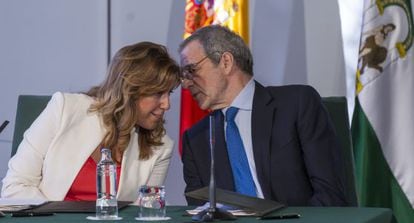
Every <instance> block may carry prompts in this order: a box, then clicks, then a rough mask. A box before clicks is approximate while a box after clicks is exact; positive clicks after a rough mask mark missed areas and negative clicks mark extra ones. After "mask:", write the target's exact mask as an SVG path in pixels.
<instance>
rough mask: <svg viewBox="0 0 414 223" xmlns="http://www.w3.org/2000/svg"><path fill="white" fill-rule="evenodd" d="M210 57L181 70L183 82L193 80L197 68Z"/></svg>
mask: <svg viewBox="0 0 414 223" xmlns="http://www.w3.org/2000/svg"><path fill="white" fill-rule="evenodd" d="M208 56H209V55H207V56H205V57H203V58H202V59H201V60H199V61H198V62H197V63H190V64H187V65H185V66H184V67H182V68H181V81H184V80H193V78H194V73H195V71H196V70H197V66H198V65H199V64H200V63H201V62H203V61H204V60H205V59H207V58H208Z"/></svg>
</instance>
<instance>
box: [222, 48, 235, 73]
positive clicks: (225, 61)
mask: <svg viewBox="0 0 414 223" xmlns="http://www.w3.org/2000/svg"><path fill="white" fill-rule="evenodd" d="M221 63H222V67H223V69H224V72H225V73H226V74H229V73H230V72H231V70H232V69H233V68H234V57H233V54H231V53H229V52H224V53H223V54H222V55H221Z"/></svg>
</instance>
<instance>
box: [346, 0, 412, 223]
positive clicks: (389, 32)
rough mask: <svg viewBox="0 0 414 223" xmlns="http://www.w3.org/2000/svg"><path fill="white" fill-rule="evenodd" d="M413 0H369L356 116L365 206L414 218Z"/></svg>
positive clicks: (357, 155)
mask: <svg viewBox="0 0 414 223" xmlns="http://www.w3.org/2000/svg"><path fill="white" fill-rule="evenodd" d="M413 33H414V30H413V16H412V7H411V3H410V1H409V0H376V1H374V0H365V2H364V11H363V25H362V34H361V44H360V48H359V58H358V70H357V84H356V85H357V86H356V92H357V96H356V101H355V110H354V115H353V120H352V136H353V141H354V142H353V145H354V156H355V162H356V163H355V168H356V176H357V179H356V181H357V191H358V195H359V201H360V204H361V206H371V207H373V206H375V207H389V208H392V209H393V212H394V215H395V216H396V218H397V220H398V222H400V223H402V222H407V223H413V222H414V209H413V207H414V49H413Z"/></svg>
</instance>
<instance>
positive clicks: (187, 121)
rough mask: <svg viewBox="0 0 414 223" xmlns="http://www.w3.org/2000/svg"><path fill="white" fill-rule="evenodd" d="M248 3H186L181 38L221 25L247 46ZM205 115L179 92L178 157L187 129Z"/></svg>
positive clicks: (217, 0) (232, 0) (224, 0)
mask: <svg viewBox="0 0 414 223" xmlns="http://www.w3.org/2000/svg"><path fill="white" fill-rule="evenodd" d="M248 3H249V2H248V0H187V1H186V7H185V26H184V38H187V37H188V36H190V35H191V34H192V33H193V32H194V31H195V30H197V29H198V28H200V27H203V26H208V25H211V24H220V25H223V26H226V27H228V28H229V29H231V30H233V31H234V32H236V33H238V34H239V35H240V36H242V37H243V39H244V41H245V42H246V43H247V44H248V43H249V27H248V22H249V17H248V15H249V11H248V6H249V4H248ZM207 114H208V112H207V111H204V110H201V109H200V108H199V107H198V104H197V102H196V101H195V100H194V99H193V98H192V96H191V93H190V91H189V90H187V89H182V90H181V113H180V137H179V140H180V142H179V145H180V154H181V138H182V135H183V133H184V131H185V130H187V129H188V128H190V127H191V126H192V125H193V124H194V123H196V122H198V121H199V120H200V119H202V118H203V117H204V116H206V115H207Z"/></svg>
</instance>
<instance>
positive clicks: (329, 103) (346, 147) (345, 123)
mask: <svg viewBox="0 0 414 223" xmlns="http://www.w3.org/2000/svg"><path fill="white" fill-rule="evenodd" d="M322 102H323V104H324V105H325V107H326V109H327V110H328V112H329V115H330V116H331V120H332V123H333V125H334V127H335V130H336V133H337V135H338V138H339V142H340V145H341V151H340V152H342V153H341V156H340V157H342V160H343V162H344V166H345V169H344V170H343V174H341V176H342V181H343V182H344V186H345V193H346V194H345V196H346V198H347V202H348V203H349V204H350V205H352V206H357V205H358V199H357V195H356V185H355V165H354V154H353V149H352V138H351V132H350V127H349V119H348V106H347V102H346V98H345V97H325V98H322Z"/></svg>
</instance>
